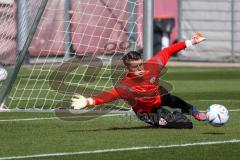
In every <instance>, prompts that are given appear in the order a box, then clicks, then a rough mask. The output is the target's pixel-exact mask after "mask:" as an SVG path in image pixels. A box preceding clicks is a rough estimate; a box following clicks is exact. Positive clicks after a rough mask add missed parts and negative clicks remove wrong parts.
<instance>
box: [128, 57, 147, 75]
mask: <svg viewBox="0 0 240 160" xmlns="http://www.w3.org/2000/svg"><path fill="white" fill-rule="evenodd" d="M126 67H127V69H128V71H129V73H131V74H133V75H135V76H137V77H142V76H143V75H144V67H143V60H142V59H139V60H132V61H130V62H129V63H128V65H127V66H126Z"/></svg>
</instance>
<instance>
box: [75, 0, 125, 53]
mask: <svg viewBox="0 0 240 160" xmlns="http://www.w3.org/2000/svg"><path fill="white" fill-rule="evenodd" d="M95 2H96V3H94V4H89V3H86V1H85V0H78V1H76V0H72V1H71V4H72V20H71V24H72V25H71V32H72V42H73V46H72V47H73V50H74V51H75V52H76V53H77V54H86V53H89V54H96V55H99V54H103V53H105V44H106V43H112V42H113V43H120V42H122V41H126V39H127V35H126V31H127V20H128V14H127V12H124V11H127V0H118V1H109V0H101V1H95ZM109 16H110V17H109Z"/></svg>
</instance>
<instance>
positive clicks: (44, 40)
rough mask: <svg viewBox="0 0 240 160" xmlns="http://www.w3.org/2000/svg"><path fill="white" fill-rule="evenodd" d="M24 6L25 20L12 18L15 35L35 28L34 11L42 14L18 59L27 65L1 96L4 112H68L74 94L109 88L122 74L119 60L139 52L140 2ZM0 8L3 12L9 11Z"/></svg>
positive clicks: (84, 0) (61, 0) (59, 0)
mask: <svg viewBox="0 0 240 160" xmlns="http://www.w3.org/2000/svg"><path fill="white" fill-rule="evenodd" d="M0 2H1V1H0ZM25 2H26V3H25V6H24V7H25V10H24V12H23V13H24V14H26V15H27V16H25V19H21V18H20V19H19V18H15V19H13V21H14V20H15V21H18V26H19V25H22V26H21V27H19V28H20V29H18V32H19V31H22V32H24V34H26V32H27V31H29V30H31V26H32V25H34V24H33V23H37V22H36V21H35V20H36V18H37V16H38V14H37V12H39V10H40V9H44V12H43V14H42V15H41V17H40V22H39V23H37V24H38V25H37V29H36V31H35V32H34V36H33V39H32V40H31V43H30V46H29V47H28V48H27V54H26V56H24V57H25V62H28V63H24V64H23V65H21V68H20V70H19V73H18V74H17V77H16V79H15V81H14V84H13V87H12V88H11V91H10V93H9V94H8V95H7V96H6V97H4V100H5V106H6V108H7V109H10V110H14V111H16V110H20V111H22V110H23V111H27V110H34V111H40V112H44V111H51V110H54V109H56V108H67V109H69V108H70V101H71V98H72V96H73V95H74V94H80V95H83V96H85V97H91V96H94V95H96V94H98V93H100V92H102V91H106V90H108V89H110V88H112V87H114V86H115V85H116V84H117V83H118V81H119V80H120V79H121V77H122V76H123V75H124V73H125V70H124V68H123V64H122V60H121V58H122V56H123V55H124V54H125V53H126V52H128V51H129V50H140V49H142V39H143V38H142V37H143V35H142V27H143V26H142V19H143V15H142V12H143V11H142V10H143V9H142V8H143V1H142V0H115V1H112V0H78V1H75V0H69V1H67V0H51V1H48V2H47V5H46V7H45V8H42V7H40V6H41V2H42V1H40V0H29V1H25ZM12 5H16V4H15V3H14V4H12ZM18 5H19V4H18ZM1 7H6V8H5V10H8V9H9V8H10V7H12V6H11V5H4V6H1V4H0V8H1ZM6 12H8V11H6ZM17 14H19V11H18V12H16V15H17ZM15 17H17V16H15ZM3 18H4V14H1V15H0V19H3ZM8 18H10V17H6V20H8ZM24 20H27V22H25V21H24ZM14 23H15V22H14ZM21 23H27V24H28V25H24V24H21ZM24 27H25V28H24ZM26 27H29V28H26ZM8 29H9V30H10V29H12V28H8ZM0 32H1V31H0ZM17 34H20V35H24V34H23V33H17ZM14 36H15V35H14ZM14 36H13V37H14ZM25 37H27V38H29V37H30V38H31V35H30V34H29V33H28V34H27V36H25ZM0 39H1V41H2V37H0ZM27 40H28V39H26V40H25V41H27ZM19 41H20V42H21V44H23V45H22V46H19V47H20V49H19V50H20V52H18V53H20V54H19V55H21V54H25V53H21V51H22V48H24V47H26V43H23V42H22V41H23V40H18V43H19ZM5 43H8V42H7V41H5ZM18 45H19V44H18ZM19 47H18V48H19ZM21 47H22V48H21ZM1 48H3V46H1ZM19 55H17V58H16V63H17V61H18V60H19V58H18V56H19ZM90 109H92V110H100V109H101V110H102V109H108V110H109V109H110V110H117V111H119V110H129V106H128V105H126V104H125V103H124V102H122V101H116V102H113V103H108V104H106V105H104V106H93V107H91V108H90Z"/></svg>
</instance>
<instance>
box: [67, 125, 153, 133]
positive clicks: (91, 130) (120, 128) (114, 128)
mask: <svg viewBox="0 0 240 160" xmlns="http://www.w3.org/2000/svg"><path fill="white" fill-rule="evenodd" d="M138 129H155V128H154V127H151V126H139V127H113V128H98V129H82V130H80V129H79V130H69V131H67V132H72V133H73V132H99V131H119V130H138Z"/></svg>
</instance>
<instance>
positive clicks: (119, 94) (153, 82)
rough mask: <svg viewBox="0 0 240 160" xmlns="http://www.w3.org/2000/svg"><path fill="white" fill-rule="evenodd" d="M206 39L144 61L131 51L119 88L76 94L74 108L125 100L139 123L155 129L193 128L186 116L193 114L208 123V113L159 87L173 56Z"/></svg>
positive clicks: (199, 37) (197, 36)
mask: <svg viewBox="0 0 240 160" xmlns="http://www.w3.org/2000/svg"><path fill="white" fill-rule="evenodd" d="M204 40H206V38H205V37H203V36H202V35H201V34H200V33H196V34H195V35H194V36H193V37H192V38H191V39H190V40H186V41H181V42H178V43H175V44H173V45H171V46H169V47H168V48H165V49H163V50H162V51H159V52H158V53H157V54H155V55H154V57H153V58H151V59H149V60H147V61H145V62H143V59H142V58H141V54H140V53H139V52H137V51H130V52H128V53H127V54H126V55H124V56H123V58H122V60H123V63H124V65H125V67H126V69H127V71H128V72H127V73H126V75H125V76H124V77H123V78H122V79H121V80H120V81H119V83H118V85H116V86H115V87H114V88H112V89H110V90H108V91H104V92H102V93H100V94H98V95H95V96H93V97H87V98H85V97H84V96H80V95H75V96H74V97H73V98H72V104H71V105H72V107H74V109H83V108H85V107H89V106H91V105H100V104H104V103H108V102H111V101H115V100H118V99H123V100H125V101H127V102H128V104H129V105H131V106H132V110H133V111H134V112H135V114H136V115H137V117H138V118H139V119H140V120H142V121H144V122H146V123H148V124H150V125H152V126H156V127H167V128H192V122H191V121H190V120H189V119H188V118H187V117H186V116H185V114H188V115H192V116H193V117H194V118H195V119H196V120H198V121H205V120H206V114H205V113H202V112H200V111H198V109H197V108H196V107H195V106H193V105H191V104H189V103H187V102H185V101H184V100H182V99H181V98H179V97H177V96H174V95H172V94H171V93H169V92H166V89H165V88H164V87H161V86H160V85H159V79H160V75H161V69H162V68H163V67H164V66H166V64H167V62H168V60H169V58H170V57H171V56H172V55H174V54H176V53H177V52H179V51H181V50H184V49H185V48H188V47H190V46H192V45H196V44H198V43H201V42H202V41H204ZM163 106H168V107H170V108H179V109H180V110H181V112H170V111H169V110H167V109H166V108H164V107H163Z"/></svg>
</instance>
